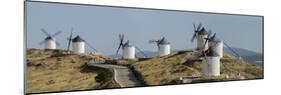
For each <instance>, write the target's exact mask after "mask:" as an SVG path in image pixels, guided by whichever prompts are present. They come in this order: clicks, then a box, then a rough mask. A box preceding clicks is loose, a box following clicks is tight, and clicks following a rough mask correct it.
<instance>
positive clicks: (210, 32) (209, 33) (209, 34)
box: [208, 29, 216, 36]
mask: <svg viewBox="0 0 281 95" xmlns="http://www.w3.org/2000/svg"><path fill="white" fill-rule="evenodd" d="M211 34H212V30H211V29H210V30H209V32H208V36H211ZM215 34H216V33H215Z"/></svg>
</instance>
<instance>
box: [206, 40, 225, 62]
mask: <svg viewBox="0 0 281 95" xmlns="http://www.w3.org/2000/svg"><path fill="white" fill-rule="evenodd" d="M209 46H211V47H213V48H212V49H213V51H214V52H215V53H217V54H218V56H219V57H220V58H222V57H223V41H222V40H212V41H209Z"/></svg>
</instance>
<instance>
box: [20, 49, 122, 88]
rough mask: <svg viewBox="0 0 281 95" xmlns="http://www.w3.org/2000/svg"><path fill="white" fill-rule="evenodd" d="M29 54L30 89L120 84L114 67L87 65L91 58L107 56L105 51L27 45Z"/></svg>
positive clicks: (28, 83)
mask: <svg viewBox="0 0 281 95" xmlns="http://www.w3.org/2000/svg"><path fill="white" fill-rule="evenodd" d="M26 57H27V62H26V64H27V66H26V72H25V73H26V87H27V93H39V92H54V91H71V90H86V89H102V88H112V87H119V86H118V84H116V83H115V81H113V79H112V74H113V73H112V71H111V70H108V69H103V68H98V67H96V68H92V67H91V68H90V67H88V66H87V63H88V62H89V61H91V60H95V61H104V60H107V59H108V58H107V57H105V56H103V55H93V54H67V53H66V51H65V50H40V49H27V56H26Z"/></svg>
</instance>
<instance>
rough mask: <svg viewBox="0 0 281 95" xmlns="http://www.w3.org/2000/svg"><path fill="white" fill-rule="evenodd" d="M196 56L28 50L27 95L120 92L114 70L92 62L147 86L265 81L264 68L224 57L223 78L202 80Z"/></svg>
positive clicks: (195, 54)
mask: <svg viewBox="0 0 281 95" xmlns="http://www.w3.org/2000/svg"><path fill="white" fill-rule="evenodd" d="M196 56H198V53H197V52H193V51H181V52H178V53H176V54H171V55H167V56H163V57H153V58H141V59H135V60H125V59H118V60H108V59H109V58H107V57H105V56H103V55H93V54H66V53H64V52H63V50H38V49H28V50H27V72H26V76H27V77H26V86H27V92H28V93H39V92H54V91H71V90H87V89H104V88H119V87H120V86H119V85H118V84H117V83H116V82H115V81H114V79H113V76H114V73H113V70H111V69H104V68H98V67H91V66H88V65H87V63H89V61H91V60H95V61H105V62H106V63H108V64H115V65H123V66H128V67H130V68H131V69H132V71H133V73H134V74H135V75H136V76H137V77H138V78H139V80H141V82H142V83H143V84H144V85H165V84H179V83H181V81H180V77H188V78H189V79H190V80H192V81H191V82H189V83H198V82H212V81H227V80H244V79H260V78H263V70H262V67H261V66H259V65H255V64H249V63H247V62H244V61H241V60H236V59H234V58H233V57H232V56H230V55H227V54H225V55H224V57H223V58H222V59H221V75H220V76H217V77H204V76H202V72H201V71H202V60H200V59H198V58H197V57H196Z"/></svg>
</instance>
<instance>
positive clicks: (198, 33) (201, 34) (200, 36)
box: [191, 23, 210, 50]
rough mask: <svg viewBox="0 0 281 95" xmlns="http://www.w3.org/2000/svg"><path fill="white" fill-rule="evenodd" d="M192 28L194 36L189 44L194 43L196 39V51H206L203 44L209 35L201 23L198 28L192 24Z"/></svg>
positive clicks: (206, 47)
mask: <svg viewBox="0 0 281 95" xmlns="http://www.w3.org/2000/svg"><path fill="white" fill-rule="evenodd" d="M193 28H194V34H193V36H192V38H191V42H194V40H195V38H196V40H197V47H196V50H206V49H208V46H207V45H204V43H205V41H206V40H205V38H207V37H208V35H209V34H210V33H209V32H207V31H206V29H205V28H204V27H203V26H202V24H201V23H200V24H199V25H198V27H196V25H195V24H193Z"/></svg>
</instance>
